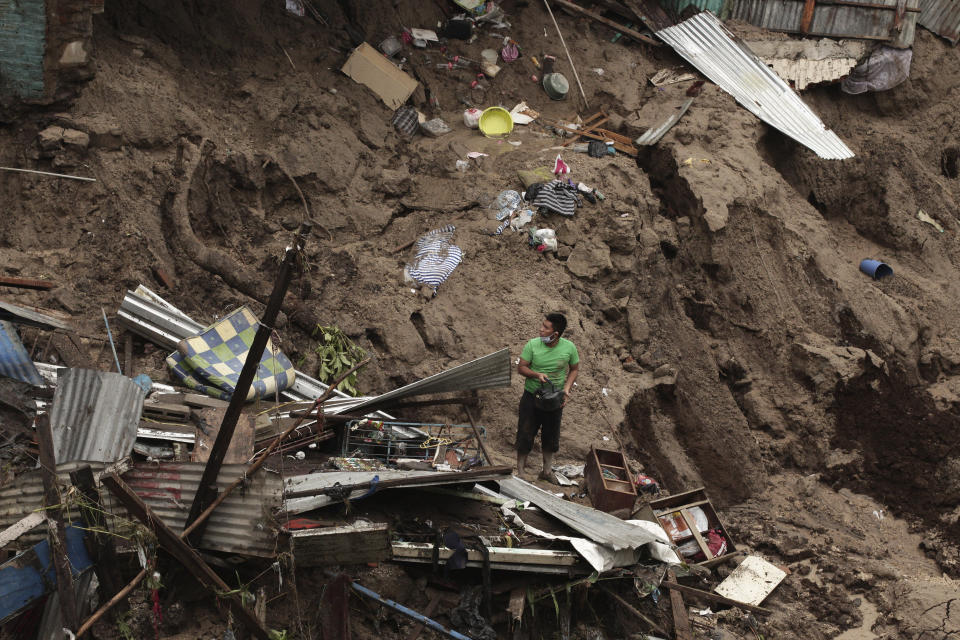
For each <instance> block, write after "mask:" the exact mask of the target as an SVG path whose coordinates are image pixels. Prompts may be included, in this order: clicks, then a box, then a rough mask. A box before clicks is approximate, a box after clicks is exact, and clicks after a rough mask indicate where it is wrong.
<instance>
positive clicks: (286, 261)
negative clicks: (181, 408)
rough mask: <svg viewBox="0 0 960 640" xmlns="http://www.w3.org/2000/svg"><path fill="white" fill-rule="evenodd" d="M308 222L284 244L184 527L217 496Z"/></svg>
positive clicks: (196, 534) (197, 535) (197, 532)
mask: <svg viewBox="0 0 960 640" xmlns="http://www.w3.org/2000/svg"><path fill="white" fill-rule="evenodd" d="M311 228H312V223H310V222H303V223H302V224H301V225H300V229H299V231H297V237H296V240H295V242H294V246H293V247H287V253H286V255H285V256H284V258H283V263H282V264H281V265H280V273H278V274H277V279H276V281H275V282H274V285H273V292H272V293H271V294H270V300H268V301H267V309H266V311H264V312H263V318H262V319H261V320H260V324H259V326H258V328H257V333H256V335H255V336H254V338H253V344H252V345H250V350H249V351H248V352H247V359H246V361H245V362H244V363H243V369H241V371H240V377H239V378H238V379H237V385H236V388H235V389H234V392H233V396H232V397H231V398H230V406H228V407H227V413H226V415H225V416H224V418H223V424H221V425H220V431H219V433H217V440H216V442H214V444H213V449H212V450H211V451H210V459H209V460H208V461H207V466H205V467H204V468H203V476H201V478H200V485H199V486H198V487H197V493H196V495H195V496H194V498H193V503H192V504H191V505H190V513H189V515H187V520H186V522H184V529H186V528H188V527H189V526H190V525H191V524H193V522H194V521H195V520H196V519H197V518H198V517H199V516H200V514H201V513H203V512H204V510H206V508H207V507H209V506H210V504H211V503H212V502H213V501H214V500H215V499H216V497H217V478H218V477H219V476H220V467H221V466H222V465H223V458H224V456H225V455H226V454H227V448H228V447H229V446H230V441H231V440H232V439H233V431H234V429H236V427H237V420H238V419H239V418H240V413H241V412H242V411H243V405H244V404H245V403H246V401H247V392H248V391H249V390H250V385H251V383H252V382H253V378H254V376H255V375H256V373H257V368H258V367H259V366H260V358H261V356H262V355H263V350H264V348H265V347H266V346H267V339H269V338H270V333H271V332H272V331H273V324H274V322H276V319H277V314H278V313H279V312H280V307H281V306H282V305H283V298H284V296H285V295H286V293H287V287H289V286H290V278H291V277H292V274H293V268H294V266H295V265H294V263H295V262H296V259H297V256H298V255H299V254H300V252H301V251H302V250H303V245H304V243H305V242H306V238H307V235H308V234H309V233H310V229H311ZM205 529H206V524H205V523H201V524H200V525H199V526H197V527H196V528H195V529H194V530H193V532H192V533H191V534H190V535H189V536H188V540H189V542H190V544H192V545H194V546H197V545H198V544H199V543H200V540H201V539H202V538H203V532H204V530H205Z"/></svg>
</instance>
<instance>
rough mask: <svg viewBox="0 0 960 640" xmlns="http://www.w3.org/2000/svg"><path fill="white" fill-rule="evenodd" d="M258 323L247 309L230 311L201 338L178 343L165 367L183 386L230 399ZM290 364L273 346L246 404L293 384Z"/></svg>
mask: <svg viewBox="0 0 960 640" xmlns="http://www.w3.org/2000/svg"><path fill="white" fill-rule="evenodd" d="M258 327H259V322H257V317H256V316H255V315H253V312H252V311H250V309H248V308H247V307H246V306H243V307H240V308H239V309H237V310H236V311H233V312H231V313H230V314H229V315H227V316H226V317H224V318H223V319H222V320H220V321H219V322H216V323H214V324H212V325H210V326H209V327H207V328H206V329H204V330H203V332H202V333H200V335H197V336H193V337H192V338H186V339H185V340H181V341H180V343H179V344H178V345H177V350H176V351H174V352H173V353H171V354H170V355H169V356H167V366H168V367H170V371H171V372H172V373H173V375H174V376H175V377H176V378H177V379H179V380H180V381H181V382H183V384H185V385H186V386H188V387H190V388H191V389H194V390H195V391H198V392H200V393H205V394H207V395H209V396H213V397H214V398H221V399H223V400H229V399H230V397H231V396H232V395H233V391H234V389H236V386H237V380H239V379H240V371H241V370H242V369H243V363H244V362H245V361H246V359H247V353H248V352H249V351H250V345H252V344H253V337H254V336H255V335H256V333H257V328H258ZM294 375H295V374H294V370H293V364H292V363H291V362H290V359H289V358H287V356H285V355H284V354H283V353H281V352H280V351H276V352H275V351H274V349H273V343H272V341H270V340H267V347H266V349H264V351H263V356H262V357H261V358H260V366H259V367H258V368H257V374H256V376H255V377H254V379H253V384H252V385H251V386H250V391H249V393H247V401H250V400H253V399H254V398H263V397H265V396H272V395H274V394H275V393H276V392H277V391H283V390H284V389H287V388H289V387H290V386H291V385H292V384H293V379H294Z"/></svg>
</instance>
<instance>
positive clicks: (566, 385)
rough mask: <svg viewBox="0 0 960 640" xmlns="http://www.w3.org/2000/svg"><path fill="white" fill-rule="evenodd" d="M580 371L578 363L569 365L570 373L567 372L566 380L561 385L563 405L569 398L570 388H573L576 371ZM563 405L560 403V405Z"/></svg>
mask: <svg viewBox="0 0 960 640" xmlns="http://www.w3.org/2000/svg"><path fill="white" fill-rule="evenodd" d="M579 371H580V363H579V362H578V363H577V364H572V365H570V373H568V374H567V381H566V382H565V383H564V385H563V405H565V404H567V400H568V399H569V398H570V389H572V388H573V383H574V382H576V381H577V373H578V372H579ZM563 405H560V406H561V407H562V406H563Z"/></svg>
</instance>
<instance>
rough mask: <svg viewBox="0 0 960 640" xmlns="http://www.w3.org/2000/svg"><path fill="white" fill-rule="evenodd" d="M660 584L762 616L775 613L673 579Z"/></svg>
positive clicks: (701, 598) (696, 597)
mask: <svg viewBox="0 0 960 640" xmlns="http://www.w3.org/2000/svg"><path fill="white" fill-rule="evenodd" d="M660 585H661V586H663V587H666V588H667V589H670V590H671V591H679V592H681V593H685V594H687V595H689V596H691V597H693V598H695V599H700V600H706V601H707V602H716V603H717V604H726V605H730V606H731V607H737V608H738V609H743V610H744V611H749V612H750V613H757V614H760V615H762V616H768V615H770V614H771V613H773V611H771V610H770V609H764V608H763V607H756V606H754V605H752V604H746V603H745V602H737V601H736V600H731V599H730V598H725V597H723V596H721V595H718V594H716V593H710V592H709V591H703V590H702V589H694V588H693V587H688V586H687V585H685V584H679V583H678V582H676V581H675V580H673V579H671V580H664V581H663V582H661V583H660Z"/></svg>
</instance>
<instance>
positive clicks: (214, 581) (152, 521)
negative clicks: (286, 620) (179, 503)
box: [103, 473, 270, 640]
mask: <svg viewBox="0 0 960 640" xmlns="http://www.w3.org/2000/svg"><path fill="white" fill-rule="evenodd" d="M103 484H104V485H105V486H106V487H107V489H109V490H110V493H112V494H113V495H114V496H115V497H116V498H117V501H118V502H120V504H122V505H123V506H124V508H125V509H126V510H127V511H128V512H129V513H130V515H131V516H133V517H135V518H136V519H137V520H139V521H140V522H142V523H143V524H145V525H146V526H147V527H148V528H150V529H151V530H152V531H153V532H154V533H155V534H156V536H157V542H159V543H160V545H161V546H162V547H163V548H164V549H166V550H167V551H168V552H169V553H170V555H172V556H173V557H174V558H176V560H177V561H178V562H179V563H180V564H182V565H183V567H184V568H185V569H186V570H187V571H189V572H190V573H192V574H193V575H194V577H196V578H197V580H199V581H200V582H201V584H203V585H204V586H205V587H207V589H209V590H210V591H212V592H213V593H214V594H217V595H220V596H222V597H224V598H225V599H226V601H227V603H228V604H229V605H230V610H231V611H232V612H233V614H234V615H235V616H237V618H239V619H240V620H241V621H242V622H243V624H244V625H246V627H247V629H248V630H249V631H250V632H251V633H252V634H253V635H254V636H256V637H257V638H260V639H261V640H270V635H269V633H267V630H266V629H264V628H263V626H262V625H261V624H260V621H259V620H257V618H256V616H254V615H253V613H252V612H250V611H249V610H247V609H246V608H245V607H244V606H243V604H242V603H241V602H240V600H239V598H238V597H237V596H236V595H229V596H228V595H226V594H228V593H230V592H231V589H230V587H229V586H228V585H227V583H226V582H224V581H223V580H222V579H221V578H220V576H218V575H217V574H216V573H215V572H214V570H213V569H211V568H210V567H209V565H207V563H205V562H204V561H203V559H202V558H201V557H200V555H199V554H198V553H197V552H196V551H195V550H194V549H193V548H191V547H190V546H189V545H188V544H187V543H186V542H185V541H184V540H181V539H180V536H178V535H177V534H176V533H175V532H174V531H173V529H171V528H170V527H168V526H167V524H166V523H165V522H164V521H163V520H161V519H160V518H158V517H157V516H156V515H155V514H154V513H153V510H152V509H150V507H149V506H147V504H146V503H145V502H144V501H143V500H142V499H141V498H140V496H138V495H137V494H136V493H134V491H133V489H131V488H130V487H129V486H128V485H127V483H126V482H124V481H123V480H121V479H120V476H118V475H117V474H115V473H114V474H110V475H108V476H106V477H104V478H103Z"/></svg>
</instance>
